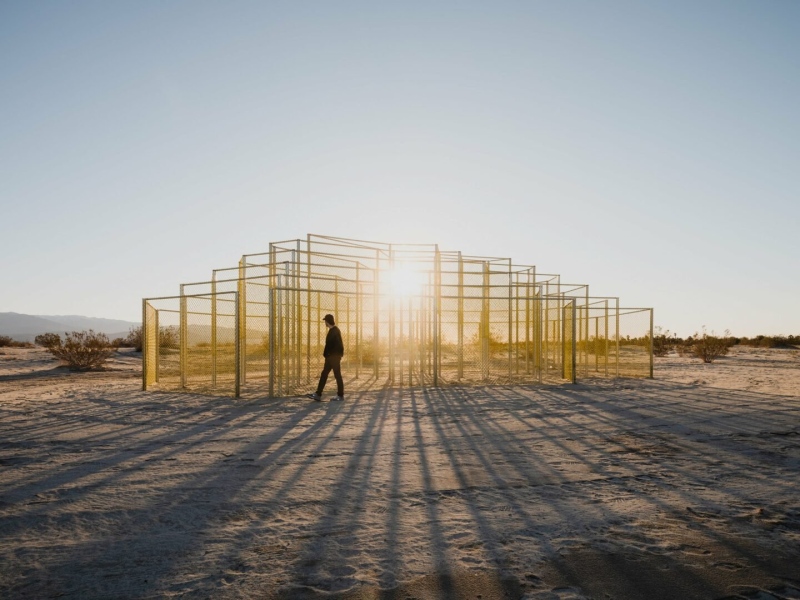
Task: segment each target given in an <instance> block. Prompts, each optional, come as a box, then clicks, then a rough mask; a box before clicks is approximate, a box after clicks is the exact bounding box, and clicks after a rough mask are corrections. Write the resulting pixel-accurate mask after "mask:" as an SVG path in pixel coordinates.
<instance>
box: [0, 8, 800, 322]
mask: <svg viewBox="0 0 800 600" xmlns="http://www.w3.org/2000/svg"><path fill="white" fill-rule="evenodd" d="M798 32H800V2H797V1H795V0H764V1H756V0H747V1H740V0H721V1H703V2H696V1H693V0H692V1H686V2H681V1H675V0H669V1H663V2H653V1H650V0H648V1H636V2H633V1H630V2H627V1H619V2H616V1H611V2H596V1H594V0H591V1H565V2H560V1H559V2H553V1H547V2H537V1H530V0H529V1H521V2H510V1H508V2H502V1H498V2H447V3H444V2H432V1H430V0H426V1H423V2H394V3H390V2H339V1H337V2H327V1H319V2H296V1H290V2H267V1H262V2H243V1H239V2H198V1H192V2H155V1H137V2H133V1H131V2H103V1H98V2H44V1H37V2H27V1H23V0H20V1H11V0H0V206H1V207H2V212H1V213H0V247H1V248H2V254H3V256H2V267H0V277H1V278H2V282H1V283H0V311H15V312H24V313H29V314H84V315H89V316H97V317H108V318H121V319H130V320H138V319H139V318H140V315H141V298H142V297H144V296H160V295H172V294H176V293H177V292H178V284H179V283H181V282H188V281H201V280H207V279H209V277H210V271H211V269H213V268H219V267H226V266H232V265H233V264H235V263H236V261H237V260H238V258H239V257H240V255H242V254H244V253H254V252H259V251H263V250H265V249H266V248H267V245H268V243H269V241H270V240H278V239H288V238H296V237H305V234H306V233H308V232H311V233H319V234H328V235H336V236H342V237H352V238H362V239H374V240H378V241H387V242H430V243H439V244H440V246H441V247H442V248H445V249H453V250H462V251H464V252H465V253H467V254H475V255H493V256H510V257H513V258H514V259H515V261H517V262H519V263H526V264H536V265H537V266H538V268H539V269H540V271H544V272H555V273H561V274H562V276H563V278H564V280H565V281H570V282H577V283H588V284H589V285H590V290H591V291H592V293H594V294H597V295H615V296H620V297H621V299H622V304H623V305H627V306H654V307H655V309H656V313H655V314H656V324H659V325H661V326H663V327H665V328H668V329H671V330H672V331H675V332H677V333H678V334H679V335H682V336H685V335H688V334H691V333H693V332H694V331H695V330H698V329H699V328H700V327H701V326H702V325H706V326H707V327H708V328H709V329H716V330H717V331H722V330H724V329H726V328H729V329H731V330H732V332H733V333H735V334H738V335H754V334H757V333H765V334H778V333H785V334H789V333H792V334H798V333H800V261H799V260H798V258H800V250H799V249H800V243H799V242H798V231H799V230H800V193H799V192H800V168H799V167H798V165H800V110H798V107H799V106H800V34H799V33H798Z"/></svg>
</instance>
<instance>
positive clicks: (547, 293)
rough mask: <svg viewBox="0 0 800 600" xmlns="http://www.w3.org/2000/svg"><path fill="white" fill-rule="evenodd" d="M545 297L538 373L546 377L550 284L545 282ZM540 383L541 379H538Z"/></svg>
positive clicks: (543, 299) (548, 362)
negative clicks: (542, 373)
mask: <svg viewBox="0 0 800 600" xmlns="http://www.w3.org/2000/svg"><path fill="white" fill-rule="evenodd" d="M544 285H545V295H544V298H542V303H543V304H542V321H543V322H542V323H541V324H542V325H543V327H541V328H540V329H541V332H542V335H541V338H542V345H543V346H544V348H543V352H544V353H543V355H542V356H541V358H543V359H544V360H543V361H542V364H541V366H540V368H539V370H540V372H541V371H542V370H544V373H545V375H547V374H548V373H547V371H548V369H549V364H550V344H549V343H548V338H549V337H550V282H549V281H547V282H545V284H544ZM540 381H541V378H540Z"/></svg>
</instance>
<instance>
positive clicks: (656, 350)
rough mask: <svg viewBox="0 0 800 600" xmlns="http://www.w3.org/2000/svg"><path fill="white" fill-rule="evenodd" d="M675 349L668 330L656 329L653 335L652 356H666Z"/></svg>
mask: <svg viewBox="0 0 800 600" xmlns="http://www.w3.org/2000/svg"><path fill="white" fill-rule="evenodd" d="M674 348H675V342H674V340H673V339H672V338H670V332H669V329H666V330H664V329H661V327H656V330H655V332H654V333H653V356H666V355H667V354H669V353H670V352H671V351H672V350H673V349H674Z"/></svg>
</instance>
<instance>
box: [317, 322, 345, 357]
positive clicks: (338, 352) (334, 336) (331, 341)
mask: <svg viewBox="0 0 800 600" xmlns="http://www.w3.org/2000/svg"><path fill="white" fill-rule="evenodd" d="M322 356H324V357H325V358H328V357H329V356H344V343H343V342H342V332H341V331H339V328H338V327H336V325H334V326H333V327H331V328H330V329H328V335H326V336H325V350H323V351H322Z"/></svg>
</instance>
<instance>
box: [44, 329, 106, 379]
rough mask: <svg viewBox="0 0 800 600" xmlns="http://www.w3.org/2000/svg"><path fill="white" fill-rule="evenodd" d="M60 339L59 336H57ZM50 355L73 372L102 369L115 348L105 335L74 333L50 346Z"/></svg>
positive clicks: (86, 332)
mask: <svg viewBox="0 0 800 600" xmlns="http://www.w3.org/2000/svg"><path fill="white" fill-rule="evenodd" d="M56 337H58V336H56ZM47 349H48V350H49V351H50V353H51V354H52V355H53V356H55V357H56V358H58V359H59V360H61V361H63V362H64V363H66V365H67V366H68V367H69V368H70V370H72V371H91V370H95V369H100V368H101V367H102V366H103V365H104V364H105V362H106V360H108V358H109V357H110V356H111V355H112V354H113V353H114V348H113V347H112V346H111V343H110V342H109V341H108V336H107V335H106V334H104V333H95V332H94V331H93V330H91V329H90V330H89V331H73V332H72V333H66V334H64V341H63V342H62V341H61V339H60V338H59V340H58V344H55V343H53V345H51V346H48V347H47Z"/></svg>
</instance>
